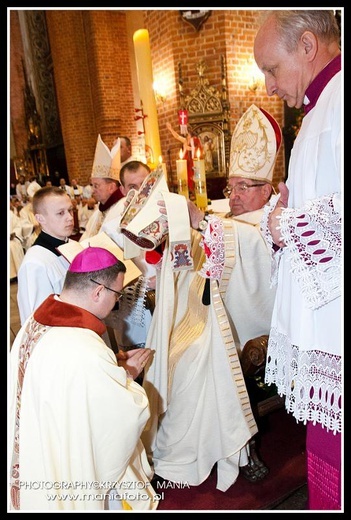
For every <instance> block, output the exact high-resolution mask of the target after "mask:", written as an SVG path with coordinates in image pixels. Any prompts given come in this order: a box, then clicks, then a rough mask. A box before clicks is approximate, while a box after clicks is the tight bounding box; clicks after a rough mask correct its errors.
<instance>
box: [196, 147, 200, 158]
mask: <svg viewBox="0 0 351 520" xmlns="http://www.w3.org/2000/svg"><path fill="white" fill-rule="evenodd" d="M200 155H201V150H200V148H198V149H197V152H196V157H197V158H198V160H199V159H200Z"/></svg>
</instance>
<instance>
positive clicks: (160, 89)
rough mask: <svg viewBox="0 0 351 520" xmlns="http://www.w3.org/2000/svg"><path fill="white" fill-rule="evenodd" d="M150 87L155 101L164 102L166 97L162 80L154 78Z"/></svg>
mask: <svg viewBox="0 0 351 520" xmlns="http://www.w3.org/2000/svg"><path fill="white" fill-rule="evenodd" d="M152 88H153V90H154V94H155V100H156V103H158V104H159V103H162V104H164V103H165V101H166V99H167V90H166V85H165V83H164V81H162V80H156V81H154V82H153V85H152Z"/></svg>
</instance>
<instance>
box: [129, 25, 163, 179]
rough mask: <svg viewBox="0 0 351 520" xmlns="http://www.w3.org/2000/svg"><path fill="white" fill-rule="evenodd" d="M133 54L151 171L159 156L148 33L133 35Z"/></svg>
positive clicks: (155, 165)
mask: <svg viewBox="0 0 351 520" xmlns="http://www.w3.org/2000/svg"><path fill="white" fill-rule="evenodd" d="M133 42H134V53H135V61H136V69H137V77H138V86H139V96H140V101H141V104H142V108H143V112H144V116H146V117H145V118H144V128H145V136H144V137H145V153H146V161H147V163H148V165H149V166H150V168H151V169H152V170H153V169H155V168H156V167H157V165H158V158H159V156H160V155H161V142H160V132H159V128H158V119H157V109H156V101H155V95H154V90H153V87H152V85H153V82H154V80H153V74H152V62H151V52H150V39H149V32H148V31H147V30H146V29H139V30H138V31H135V33H134V34H133Z"/></svg>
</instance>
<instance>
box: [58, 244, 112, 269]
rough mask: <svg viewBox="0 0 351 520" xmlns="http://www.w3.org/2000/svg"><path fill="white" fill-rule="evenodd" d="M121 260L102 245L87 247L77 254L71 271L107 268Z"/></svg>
mask: <svg viewBox="0 0 351 520" xmlns="http://www.w3.org/2000/svg"><path fill="white" fill-rule="evenodd" d="M118 262H119V260H118V258H117V257H115V255H113V254H112V253H110V251H107V249H103V248H102V247H87V248H86V249H84V250H83V251H81V252H80V253H78V254H77V256H75V257H74V259H73V260H72V263H71V265H70V267H69V269H68V270H69V271H70V272H71V273H89V272H92V271H100V270H101V269H107V267H112V266H113V265H116V264H117V263H118Z"/></svg>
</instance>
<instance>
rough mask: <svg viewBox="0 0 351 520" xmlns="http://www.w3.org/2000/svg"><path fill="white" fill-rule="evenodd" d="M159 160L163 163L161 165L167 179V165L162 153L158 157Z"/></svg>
mask: <svg viewBox="0 0 351 520" xmlns="http://www.w3.org/2000/svg"><path fill="white" fill-rule="evenodd" d="M158 161H159V163H160V165H161V167H162V170H163V174H164V176H165V179H166V180H167V167H166V165H165V163H164V162H162V155H160V157H159V158H158Z"/></svg>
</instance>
